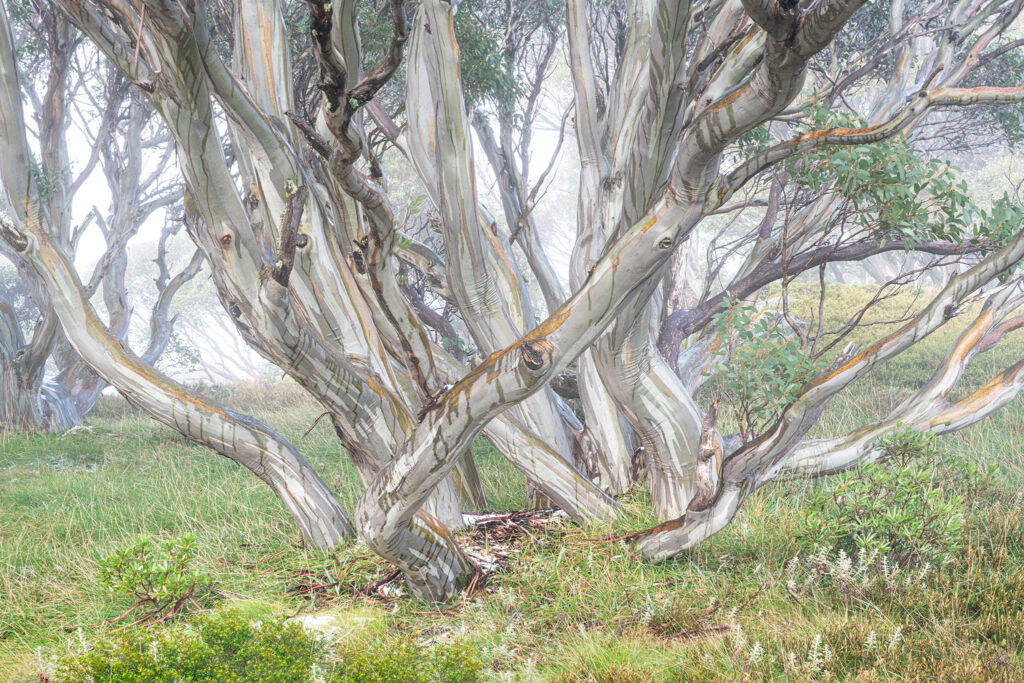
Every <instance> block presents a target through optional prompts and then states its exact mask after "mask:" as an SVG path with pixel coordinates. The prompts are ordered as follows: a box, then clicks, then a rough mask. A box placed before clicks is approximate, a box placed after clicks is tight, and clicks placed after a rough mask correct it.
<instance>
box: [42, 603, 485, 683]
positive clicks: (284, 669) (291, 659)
mask: <svg viewBox="0 0 1024 683" xmlns="http://www.w3.org/2000/svg"><path fill="white" fill-rule="evenodd" d="M481 668H482V665H481V662H480V659H479V657H478V655H477V654H476V652H475V651H474V650H472V649H471V648H469V647H468V646H465V645H463V644H459V643H456V644H451V645H440V646H437V647H433V648H428V647H424V646H420V645H417V644H415V643H413V642H412V641H409V640H399V641H378V642H376V643H366V642H364V641H363V640H361V639H358V638H356V639H353V640H350V641H344V642H343V643H341V645H340V649H338V650H337V651H336V652H331V651H330V650H329V649H328V647H327V643H326V639H325V638H323V637H319V636H318V635H316V634H314V633H311V632H309V631H307V630H306V629H304V628H303V627H302V626H301V625H300V624H298V623H295V622H291V621H286V620H284V619H282V618H272V619H267V620H263V621H253V620H251V619H250V618H249V617H248V616H247V615H245V614H244V613H242V612H241V611H238V610H223V611H219V612H214V613H212V614H209V615H206V614H201V615H198V616H197V617H196V618H195V619H194V620H192V621H191V622H190V623H189V624H187V625H185V626H179V627H176V628H162V629H157V630H156V631H155V632H154V631H151V630H146V629H136V630H125V631H122V632H120V633H118V634H115V635H112V636H110V637H108V638H104V639H101V640H100V641H98V642H97V643H95V644H94V645H93V646H92V647H91V648H88V649H86V651H85V652H82V653H76V654H72V655H68V656H67V657H65V658H63V659H62V660H61V661H60V662H59V663H58V665H57V674H56V676H55V680H56V681H59V682H60V683H115V682H116V683H136V682H137V683H143V682H145V683H178V682H180V681H192V682H195V683H199V682H200V681H210V682H211V683H212V682H214V681H216V682H217V683H311V682H313V683H474V681H479V680H480V679H481V678H480V677H481Z"/></svg>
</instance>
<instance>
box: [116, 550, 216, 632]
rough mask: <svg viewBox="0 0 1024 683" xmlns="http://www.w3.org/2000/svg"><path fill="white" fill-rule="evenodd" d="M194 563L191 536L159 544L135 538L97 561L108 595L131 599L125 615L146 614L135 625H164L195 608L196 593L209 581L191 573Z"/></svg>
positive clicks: (193, 571) (194, 551)
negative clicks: (124, 596)
mask: <svg viewBox="0 0 1024 683" xmlns="http://www.w3.org/2000/svg"><path fill="white" fill-rule="evenodd" d="M195 559H196V539H195V538H194V537H193V536H183V537H181V538H172V539H169V540H167V541H164V542H162V543H154V542H153V541H152V540H151V539H149V538H146V537H143V538H139V539H137V540H136V541H135V542H134V543H132V544H131V545H128V546H125V547H122V548H118V549H117V551H116V552H114V554H112V555H110V556H109V557H106V558H104V559H103V560H101V561H100V583H101V584H102V585H103V587H104V588H106V589H107V590H108V591H110V592H111V593H114V594H118V595H126V596H129V597H131V598H134V600H135V605H133V606H132V608H131V610H129V612H128V613H130V612H131V611H134V610H136V609H139V608H142V609H144V610H146V611H145V613H144V614H143V615H142V617H140V618H139V620H138V621H139V622H146V621H154V620H155V621H165V620H167V619H170V618H172V617H175V616H177V615H178V614H180V613H181V612H182V611H183V610H187V609H188V607H189V606H190V605H192V606H198V603H197V602H196V593H197V591H198V590H201V589H202V588H203V587H204V586H205V585H206V584H208V583H209V579H208V578H207V577H206V576H205V575H203V574H201V573H199V572H197V571H195V570H194V569H192V563H193V562H194V561H195ZM128 613H126V616H127V614H128Z"/></svg>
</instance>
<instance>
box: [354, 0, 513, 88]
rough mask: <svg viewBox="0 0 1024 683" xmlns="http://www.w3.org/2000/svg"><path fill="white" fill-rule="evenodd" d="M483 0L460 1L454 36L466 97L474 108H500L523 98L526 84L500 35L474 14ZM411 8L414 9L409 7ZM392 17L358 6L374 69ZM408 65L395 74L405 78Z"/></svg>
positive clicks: (367, 54)
mask: <svg viewBox="0 0 1024 683" xmlns="http://www.w3.org/2000/svg"><path fill="white" fill-rule="evenodd" d="M478 4H480V0H466V1H465V2H462V3H460V5H459V11H458V12H456V13H455V20H454V23H455V39H456V41H457V42H458V45H459V71H460V72H461V75H462V88H463V96H464V97H465V99H466V104H467V106H469V107H473V106H475V105H477V104H480V103H483V102H488V103H491V104H494V105H496V106H499V107H511V106H512V105H513V104H514V103H515V102H516V100H517V99H518V98H519V97H520V95H521V93H522V90H523V85H522V83H521V82H520V80H519V78H518V77H517V75H516V73H515V69H514V67H513V65H510V64H508V63H507V61H506V60H505V59H504V58H503V56H502V54H501V45H500V43H499V38H500V34H498V33H497V32H495V31H491V30H489V29H488V28H487V27H486V26H484V25H483V24H482V23H481V22H480V21H478V20H477V18H476V16H475V15H474V10H476V9H481V10H483V11H486V7H481V8H477V7H474V5H478ZM407 11H411V10H407ZM391 32H392V27H391V17H390V15H389V14H388V13H387V12H386V11H382V9H378V8H374V7H373V6H372V5H371V4H369V3H365V4H361V5H360V8H359V37H360V41H361V43H362V48H363V62H364V65H365V66H366V68H372V65H375V64H377V63H379V62H380V60H381V59H382V58H383V56H384V54H385V53H386V51H387V48H388V45H389V43H390V41H391ZM404 73H405V66H404V64H403V66H402V67H401V68H400V72H399V73H398V74H396V76H397V78H398V80H403V79H404V77H405V76H404Z"/></svg>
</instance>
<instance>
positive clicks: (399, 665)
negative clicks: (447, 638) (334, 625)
mask: <svg viewBox="0 0 1024 683" xmlns="http://www.w3.org/2000/svg"><path fill="white" fill-rule="evenodd" d="M338 657H339V668H340V671H339V672H338V673H336V674H335V676H334V678H332V679H331V681H332V683H472V682H473V681H479V680H480V671H481V668H482V664H481V662H480V659H479V658H478V656H477V655H476V653H475V652H474V651H472V650H471V649H469V648H468V647H466V646H465V645H461V644H454V645H441V646H438V647H437V648H436V649H434V650H428V649H426V648H423V647H421V646H419V645H416V644H415V643H412V642H410V641H408V640H401V641H397V642H391V643H388V642H378V643H376V644H373V645H371V646H366V645H365V644H359V645H357V646H355V647H348V648H345V649H344V650H342V651H341V652H339V653H338Z"/></svg>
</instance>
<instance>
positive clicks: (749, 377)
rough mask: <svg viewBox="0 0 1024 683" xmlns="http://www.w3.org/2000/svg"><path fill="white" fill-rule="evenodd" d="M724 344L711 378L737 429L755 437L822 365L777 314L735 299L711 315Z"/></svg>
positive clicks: (724, 303)
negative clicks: (768, 312)
mask: <svg viewBox="0 0 1024 683" xmlns="http://www.w3.org/2000/svg"><path fill="white" fill-rule="evenodd" d="M714 320H715V329H716V332H717V334H718V335H719V336H720V338H722V339H724V340H725V344H724V345H723V346H722V347H721V348H720V349H719V350H718V351H716V352H715V354H716V355H717V356H718V357H719V358H720V360H719V361H718V362H717V363H716V364H715V367H714V378H715V381H716V383H717V384H718V387H719V389H720V390H721V391H722V393H723V394H724V397H725V399H726V401H725V403H726V405H727V406H728V410H729V411H730V412H731V413H732V414H733V417H734V418H735V419H736V421H737V422H738V423H739V428H740V432H742V433H743V434H747V435H751V436H752V435H756V434H759V433H760V432H761V431H763V430H764V428H765V427H766V426H768V425H769V424H771V423H772V422H773V421H774V420H776V419H777V418H778V417H779V415H780V414H781V413H782V411H783V409H785V407H786V406H787V405H789V404H790V403H792V402H793V400H794V399H795V398H796V396H797V393H798V392H799V391H800V389H801V388H802V387H803V386H804V384H805V383H806V382H807V381H808V380H809V379H811V378H812V377H813V376H814V375H815V373H817V371H818V370H819V368H820V366H821V363H820V362H819V361H817V360H815V359H814V358H813V357H812V356H811V355H810V354H808V353H807V352H806V350H805V349H804V348H803V347H802V346H801V343H800V340H799V339H797V337H796V335H794V334H793V333H792V331H790V330H786V329H785V327H786V323H784V322H782V319H781V316H774V315H770V314H766V313H765V312H764V311H758V310H757V308H756V307H755V306H751V305H747V304H744V303H742V302H740V301H738V300H735V299H728V300H725V301H723V302H722V310H721V312H719V313H716V314H715V316H714Z"/></svg>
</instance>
